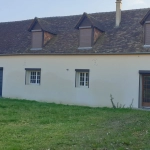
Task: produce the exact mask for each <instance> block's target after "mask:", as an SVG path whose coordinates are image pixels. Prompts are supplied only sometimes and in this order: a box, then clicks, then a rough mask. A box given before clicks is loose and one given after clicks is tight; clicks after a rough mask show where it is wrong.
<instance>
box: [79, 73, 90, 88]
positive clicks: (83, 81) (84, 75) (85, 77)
mask: <svg viewBox="0 0 150 150" xmlns="http://www.w3.org/2000/svg"><path fill="white" fill-rule="evenodd" d="M87 74H88V78H89V72H80V73H79V86H80V87H88V86H89V81H88V80H87V76H86V75H87ZM81 75H83V76H81ZM81 78H83V80H81ZM81 83H83V84H81Z"/></svg>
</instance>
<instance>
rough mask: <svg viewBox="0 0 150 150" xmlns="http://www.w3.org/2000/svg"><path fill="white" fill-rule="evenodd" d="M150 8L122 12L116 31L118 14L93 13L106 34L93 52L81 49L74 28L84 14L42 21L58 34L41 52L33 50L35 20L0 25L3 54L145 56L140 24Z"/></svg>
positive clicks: (1, 51)
mask: <svg viewBox="0 0 150 150" xmlns="http://www.w3.org/2000/svg"><path fill="white" fill-rule="evenodd" d="M148 11H149V9H136V10H127V11H122V22H121V25H120V27H119V28H115V12H106V13H93V14H90V16H91V17H92V19H93V18H94V20H98V22H100V23H101V26H103V27H104V28H105V33H104V34H103V35H102V36H101V37H100V38H99V39H98V40H97V42H96V43H95V45H94V46H93V48H92V49H90V50H79V49H78V43H79V41H78V40H79V38H78V37H79V30H77V29H75V28H74V26H75V25H76V24H77V22H78V21H79V19H80V18H81V16H82V15H77V16H66V17H49V18H42V19H41V21H42V22H41V24H42V23H43V26H44V28H45V29H47V30H48V29H49V24H50V25H51V26H52V28H53V31H57V35H55V36H54V38H53V39H52V40H51V41H50V42H49V43H48V44H47V45H46V46H45V47H44V48H43V50H41V51H35V50H34V51H31V50H30V48H31V32H29V31H28V28H29V26H30V25H31V23H32V21H33V20H26V21H17V22H8V23H0V55H2V54H117V53H146V52H150V48H143V29H142V26H141V24H140V21H141V20H142V18H143V17H144V16H145V14H146V13H147V12H148Z"/></svg>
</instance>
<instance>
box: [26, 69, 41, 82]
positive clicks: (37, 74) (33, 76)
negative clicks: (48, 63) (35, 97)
mask: <svg viewBox="0 0 150 150" xmlns="http://www.w3.org/2000/svg"><path fill="white" fill-rule="evenodd" d="M25 70H26V79H25V84H34V85H40V83H41V69H34V68H33V69H32V68H26V69H25Z"/></svg>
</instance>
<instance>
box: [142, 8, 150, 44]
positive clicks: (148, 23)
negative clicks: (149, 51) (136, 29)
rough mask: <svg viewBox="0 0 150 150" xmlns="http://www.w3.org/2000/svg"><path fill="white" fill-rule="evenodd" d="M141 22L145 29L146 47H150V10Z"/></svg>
mask: <svg viewBox="0 0 150 150" xmlns="http://www.w3.org/2000/svg"><path fill="white" fill-rule="evenodd" d="M140 24H141V25H142V26H143V29H144V36H143V41H144V42H143V44H144V47H150V10H149V11H148V12H147V14H146V15H145V16H144V18H143V19H142V20H141V21H140Z"/></svg>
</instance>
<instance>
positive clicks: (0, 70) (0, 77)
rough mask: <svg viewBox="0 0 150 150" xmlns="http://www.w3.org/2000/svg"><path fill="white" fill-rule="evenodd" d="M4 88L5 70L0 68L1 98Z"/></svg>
mask: <svg viewBox="0 0 150 150" xmlns="http://www.w3.org/2000/svg"><path fill="white" fill-rule="evenodd" d="M2 86H3V68H1V67H0V97H1V96H2Z"/></svg>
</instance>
